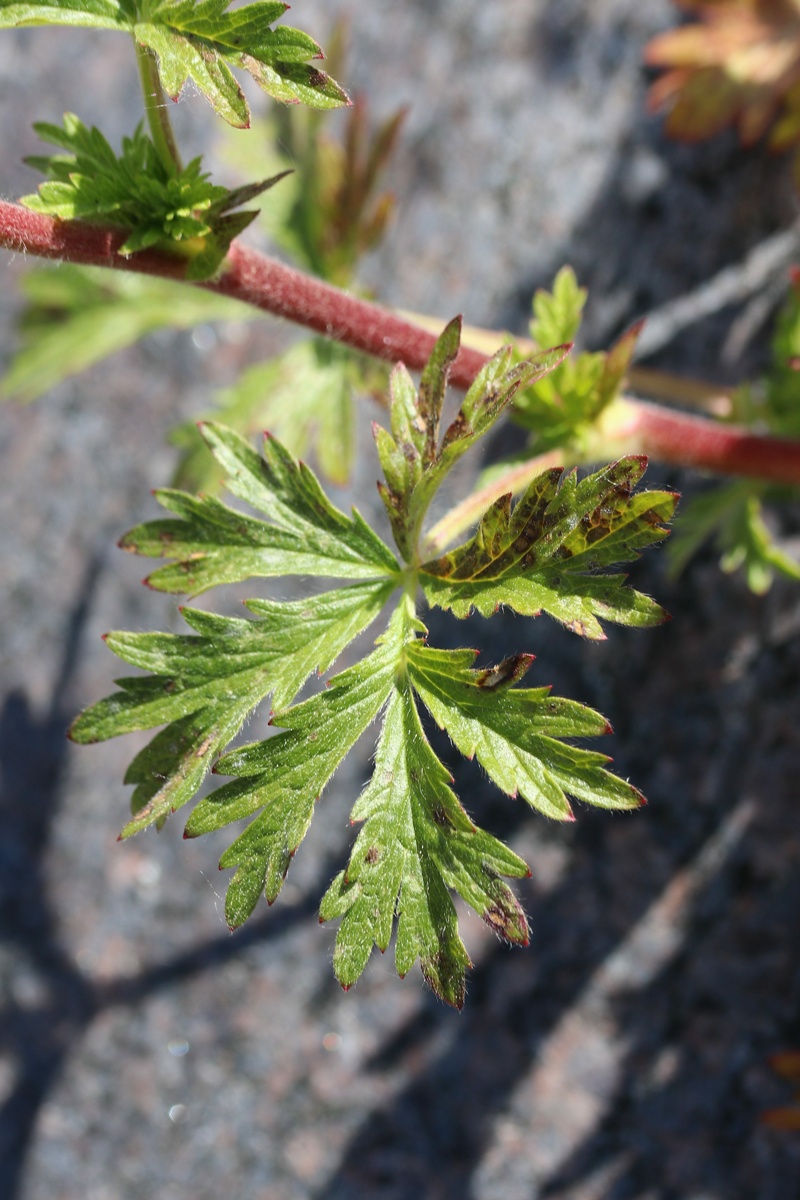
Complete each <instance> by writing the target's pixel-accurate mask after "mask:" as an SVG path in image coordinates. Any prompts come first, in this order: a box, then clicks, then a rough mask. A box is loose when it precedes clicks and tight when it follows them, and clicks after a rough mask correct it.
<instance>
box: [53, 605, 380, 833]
mask: <svg viewBox="0 0 800 1200" xmlns="http://www.w3.org/2000/svg"><path fill="white" fill-rule="evenodd" d="M391 591H392V584H391V583H390V584H389V585H388V586H387V584H386V583H385V582H382V581H377V582H373V583H368V584H355V585H353V586H352V587H349V588H342V589H339V590H337V591H332V592H326V593H323V594H322V595H320V596H315V597H311V598H309V599H307V600H300V601H294V602H291V603H276V602H274V601H263V600H262V601H258V600H252V601H249V602H248V607H249V608H250V609H251V611H253V612H255V613H256V614H257V615H258V617H259V618H260V619H259V620H257V621H252V620H246V619H241V618H231V617H221V616H216V615H214V614H209V613H204V612H200V611H198V610H195V609H189V608H185V609H183V615H184V617H185V619H186V621H187V623H188V624H189V625H190V626H191V627H192V628H193V629H195V630H196V631H197V633H198V634H199V636H196V637H193V636H186V635H183V636H178V635H175V634H159V633H111V634H108V635H107V637H106V644H107V645H108V647H109V649H111V650H113V652H114V653H115V654H116V655H117V656H118V657H119V658H121V659H123V660H124V661H125V662H128V663H130V664H131V665H132V666H135V667H140V668H141V669H143V670H145V671H150V672H152V674H151V675H149V676H148V677H145V678H141V677H139V678H129V679H120V680H118V681H117V682H118V684H119V686H120V687H121V688H122V691H120V692H117V693H114V694H113V695H111V696H108V697H107V698H106V699H105V700H101V701H99V703H97V704H94V705H92V707H91V708H89V709H87V710H86V711H85V712H84V713H82V714H81V715H80V716H79V717H78V718H77V719H76V720H75V722H73V725H72V727H71V729H70V737H71V738H72V740H73V741H76V742H80V743H82V744H86V743H89V742H98V741H104V740H106V739H107V738H110V737H116V736H118V735H119V734H122V733H130V732H132V731H133V730H137V729H152V728H154V727H155V726H158V725H165V724H166V725H167V728H166V729H165V730H163V731H162V732H161V733H159V734H157V735H156V737H155V738H154V740H153V741H152V742H151V743H150V745H149V746H147V747H146V748H145V749H144V750H143V751H142V752H141V753H140V754H139V755H137V757H136V758H135V759H134V761H133V763H132V765H131V767H130V768H129V770H128V773H127V776H126V782H127V783H135V784H136V785H137V787H136V790H135V791H134V794H133V799H132V809H133V812H134V813H135V818H134V820H133V821H131V822H129V824H128V825H127V826H126V827H125V829H124V830H123V835H124V836H127V835H129V834H131V833H136V832H137V831H138V830H139V829H143V828H144V827H145V826H146V825H149V824H151V823H152V822H153V821H156V822H160V821H163V820H164V819H165V818H166V817H167V816H168V815H169V814H170V813H171V812H173V811H174V810H175V809H177V808H179V807H181V806H182V805H183V804H185V803H186V802H187V801H188V800H190V799H191V798H192V796H193V795H194V793H195V792H196V791H197V789H198V787H199V786H200V783H201V782H202V780H203V778H204V777H205V775H206V772H207V771H208V769H209V767H210V765H211V763H212V762H213V761H214V759H215V758H216V757H217V756H218V755H219V754H220V753H221V752H222V751H223V750H224V749H225V747H226V746H227V745H228V743H229V742H230V741H231V739H232V738H233V737H235V736H236V734H237V733H238V732H239V730H240V729H241V728H242V725H243V724H244V722H245V720H246V719H247V717H248V716H249V714H250V713H251V711H252V710H253V709H254V708H255V707H256V705H257V704H258V703H259V702H260V701H261V700H263V699H264V697H265V696H267V695H269V694H270V693H272V694H273V696H274V702H275V704H276V706H277V707H279V708H280V707H284V706H285V705H287V704H288V703H289V702H290V701H291V700H292V698H293V696H294V695H295V694H296V693H297V692H298V691H299V689H300V688H301V687H302V685H303V683H304V682H305V680H306V679H307V678H308V676H309V675H310V674H311V672H312V671H314V670H315V669H316V670H318V671H320V672H322V671H327V670H328V668H329V667H330V666H331V665H332V664H333V662H334V661H335V660H336V659H337V658H338V656H339V654H340V653H341V652H342V650H343V649H344V648H345V647H346V646H347V645H348V644H349V643H350V642H351V641H352V640H353V638H354V637H356V636H357V634H358V633H360V632H361V630H362V629H365V628H366V627H367V626H368V625H369V624H370V623H371V622H372V621H373V620H374V619H375V617H376V616H377V615H378V613H379V612H380V610H381V608H382V607H383V605H384V603H385V601H386V599H387V596H388V595H389V594H390V593H391Z"/></svg>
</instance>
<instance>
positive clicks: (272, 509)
mask: <svg viewBox="0 0 800 1200" xmlns="http://www.w3.org/2000/svg"><path fill="white" fill-rule="evenodd" d="M201 433H202V435H203V437H204V439H205V441H206V443H207V445H208V446H209V448H210V449H211V451H212V453H213V454H214V457H215V458H216V459H217V461H218V462H219V464H220V466H221V467H222V469H223V470H224V471H225V473H226V478H227V485H228V489H229V490H230V491H231V492H233V494H234V495H236V496H238V497H239V498H240V499H242V500H245V501H246V502H247V503H248V504H250V505H252V506H253V507H254V508H257V509H259V510H260V511H261V512H263V513H265V514H266V516H267V517H268V518H269V523H267V522H265V521H262V520H259V519H257V518H255V517H249V516H246V515H245V514H244V513H241V512H239V511H237V510H235V509H232V508H229V507H228V506H227V505H225V504H223V503H222V502H221V501H220V500H216V499H214V498H213V497H208V496H206V497H197V498H194V497H191V496H188V495H186V494H185V493H184V492H179V491H175V490H173V489H162V490H160V491H158V492H156V493H155V495H156V499H157V500H158V501H159V503H160V504H162V505H163V506H164V507H165V508H168V509H169V510H170V511H172V512H174V513H176V514H177V515H178V519H177V520H174V519H167V520H160V521H148V522H147V523H146V524H144V525H138V526H137V527H136V528H135V529H132V530H131V531H130V532H129V533H127V534H126V535H125V537H124V538H123V539H122V540H121V542H120V545H121V547H122V548H123V549H124V550H130V551H132V552H133V553H135V554H142V555H145V556H148V557H166V558H171V559H176V560H177V562H175V563H174V564H173V565H171V566H167V567H161V568H159V569H158V570H157V571H154V572H153V573H152V574H151V575H150V576H149V577H148V579H147V582H148V583H149V585H150V586H151V587H153V588H156V589H157V590H158V591H165V592H186V593H188V594H189V595H193V596H196V595H198V594H199V593H200V592H203V591H206V590H207V589H208V588H210V587H216V586H217V585H219V584H222V583H231V582H234V581H238V580H242V579H248V578H250V577H252V576H261V577H265V578H268V577H272V576H277V575H321V576H327V577H331V578H338V579H369V578H374V577H376V576H387V575H388V576H392V575H396V573H397V572H398V571H399V567H398V564H397V560H396V559H395V557H394V555H393V554H392V553H391V551H390V550H389V548H388V547H387V546H386V545H385V543H384V542H383V541H381V539H380V538H379V537H378V535H377V534H375V533H373V531H372V530H371V529H370V527H369V526H368V525H367V524H366V523H365V522H364V520H363V519H362V517H361V516H360V515H359V514H358V513H357V512H356V510H355V509H354V510H353V515H352V517H347V516H345V514H344V513H342V512H340V511H339V509H337V508H336V507H335V506H334V505H333V504H331V503H330V501H329V500H328V499H327V497H326V496H325V493H324V492H323V491H322V489H321V487H320V486H319V483H318V482H317V480H316V478H315V476H314V475H313V473H312V472H311V471H310V470H309V468H308V467H306V466H305V465H304V464H303V463H301V462H298V461H297V460H296V459H295V458H293V457H292V455H291V454H289V452H288V451H287V450H286V449H285V448H284V447H283V446H282V445H281V444H280V442H278V441H277V439H275V438H273V437H270V436H269V435H268V436H267V437H266V438H265V442H264V457H263V458H262V457H261V456H260V455H258V454H256V453H255V451H253V450H251V448H250V446H249V445H248V444H247V442H246V441H245V440H244V439H243V438H242V437H241V436H240V435H239V434H237V433H234V432H233V430H230V429H226V428H225V427H224V426H221V425H216V424H214V423H212V422H206V423H204V424H203V425H202V426H201Z"/></svg>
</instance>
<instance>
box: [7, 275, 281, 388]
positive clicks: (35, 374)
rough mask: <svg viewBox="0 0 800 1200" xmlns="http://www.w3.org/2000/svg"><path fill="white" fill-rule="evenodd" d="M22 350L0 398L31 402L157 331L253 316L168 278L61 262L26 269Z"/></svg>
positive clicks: (237, 305)
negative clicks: (31, 269) (25, 305)
mask: <svg viewBox="0 0 800 1200" xmlns="http://www.w3.org/2000/svg"><path fill="white" fill-rule="evenodd" d="M20 286H21V288H22V291H23V294H24V296H25V299H26V301H27V308H26V310H25V312H24V313H23V316H22V319H21V322H20V327H21V332H22V337H23V344H22V348H21V349H20V350H19V351H18V352H17V354H16V355H15V356H14V358H12V360H11V364H10V366H9V368H8V372H7V374H6V376H5V378H4V380H3V381H2V384H0V398H3V399H9V400H16V401H21V402H24V403H28V402H29V401H31V400H35V399H36V398H37V397H38V396H41V395H42V394H43V393H44V392H47V391H49V390H50V389H51V388H53V387H55V386H56V385H57V384H59V383H61V382H62V380H64V379H68V378H70V376H72V375H76V374H78V373H79V372H80V371H84V370H86V369H87V368H88V367H90V366H92V365H93V364H94V363H96V362H100V361H102V359H104V358H107V357H108V356H109V355H111V354H114V353H115V352H116V351H118V350H122V349H123V348H124V347H125V346H129V345H132V344H133V343H134V342H136V341H138V340H139V338H142V337H144V336H145V334H147V333H150V332H152V331H153V330H154V329H160V328H164V327H172V328H176V329H191V328H193V327H194V326H195V325H202V324H203V323H205V322H207V321H217V320H220V321H245V320H253V319H254V318H255V316H256V315H257V314H256V313H255V310H254V309H252V308H251V307H249V306H248V305H245V304H242V303H241V302H240V301H238V300H231V299H229V298H228V297H227V296H218V295H216V294H215V293H214V292H207V291H203V290H201V289H200V288H187V287H185V286H184V285H183V284H180V283H173V282H171V281H170V280H167V279H155V278H151V277H150V276H148V275H138V274H135V273H134V272H126V271H118V272H112V271H108V270H105V269H104V268H91V267H77V266H74V265H72V264H70V263H62V264H61V265H60V266H58V267H43V268H37V269H36V270H33V271H29V272H28V273H27V274H26V275H25V276H24V277H23V279H22V282H21V285H20Z"/></svg>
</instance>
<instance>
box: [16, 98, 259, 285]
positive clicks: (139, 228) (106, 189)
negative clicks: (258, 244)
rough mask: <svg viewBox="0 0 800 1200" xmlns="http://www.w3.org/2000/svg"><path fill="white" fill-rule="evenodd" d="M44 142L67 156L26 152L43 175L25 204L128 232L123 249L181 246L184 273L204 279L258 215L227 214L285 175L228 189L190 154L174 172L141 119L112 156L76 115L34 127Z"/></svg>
mask: <svg viewBox="0 0 800 1200" xmlns="http://www.w3.org/2000/svg"><path fill="white" fill-rule="evenodd" d="M34 129H35V130H36V132H37V133H38V135H39V137H40V138H41V139H42V141H45V142H50V143H51V144H52V145H55V146H60V147H61V148H62V149H63V150H65V151H67V153H66V154H54V155H49V156H44V157H34V158H28V159H27V160H26V161H27V162H28V164H29V165H30V166H32V167H35V168H36V169H37V170H39V171H41V172H42V173H43V174H44V175H47V176H48V178H47V180H46V182H45V183H42V184H40V185H39V191H38V193H36V194H35V195H31V196H23V197H22V203H23V204H24V205H26V206H27V207H28V208H30V209H32V210H33V211H34V212H40V213H47V214H48V216H51V217H57V218H58V219H59V220H61V221H77V220H88V221H101V222H104V223H106V224H109V225H118V226H120V227H121V228H123V229H126V230H127V231H128V236H127V238H126V239H125V242H124V243H123V245H122V246H120V248H119V253H120V254H133V253H134V252H135V251H137V250H144V249H147V247H149V246H161V247H169V248H171V249H173V250H178V251H180V252H181V253H182V254H184V255H185V256H186V257H187V258H188V260H189V266H188V269H187V278H188V279H192V280H200V279H207V278H209V277H210V276H211V275H213V274H214V272H215V271H216V270H217V268H218V267H219V265H220V263H221V262H222V260H223V258H224V257H225V255H226V254H227V252H228V247H229V246H230V244H231V242H232V241H233V239H234V237H237V236H238V235H239V234H240V233H241V232H242V230H243V229H246V227H247V226H248V225H249V224H250V222H251V221H252V220H253V218H254V217H255V216H256V210H255V209H254V210H251V211H249V212H232V210H233V209H235V208H236V207H237V206H238V205H240V204H244V203H247V202H248V201H249V200H252V199H254V198H255V197H256V196H258V195H260V194H261V193H262V192H265V191H267V189H268V188H271V187H273V186H274V184H276V183H278V182H279V181H280V180H281V179H282V178H283V174H281V175H275V176H273V177H272V178H271V179H265V180H263V181H262V182H261V183H255V184H250V185H249V186H248V187H246V188H237V189H236V190H234V191H228V189H227V188H224V187H219V186H218V185H217V184H212V183H210V182H209V177H208V175H207V174H204V173H203V172H202V171H201V170H200V159H199V158H195V159H193V160H192V162H190V163H189V165H188V166H187V167H184V168H183V169H182V170H180V171H175V172H171V171H169V170H168V169H167V167H166V166H165V165H164V163H163V162H162V161H161V159H160V158H159V155H158V153H157V151H156V149H155V146H154V145H153V143H152V141H151V140H150V138H149V137H148V136H147V134H146V133H145V132H144V130H143V128H142V127H141V125H140V126H139V127H138V128H137V129H136V132H135V133H134V135H133V137H130V138H123V141H122V154H121V155H120V156H119V157H117V155H116V154H115V153H114V151H113V150H112V149H111V146H110V145H109V144H108V142H107V141H106V139H105V138H104V136H103V134H102V133H101V132H100V130H99V129H94V128H92V129H88V128H87V127H86V126H85V125H84V124H83V123H82V121H80V120H79V119H78V117H76V116H75V115H74V113H65V115H64V125H63V127H62V126H59V125H48V124H45V123H43V122H41V123H39V124H37V125H34Z"/></svg>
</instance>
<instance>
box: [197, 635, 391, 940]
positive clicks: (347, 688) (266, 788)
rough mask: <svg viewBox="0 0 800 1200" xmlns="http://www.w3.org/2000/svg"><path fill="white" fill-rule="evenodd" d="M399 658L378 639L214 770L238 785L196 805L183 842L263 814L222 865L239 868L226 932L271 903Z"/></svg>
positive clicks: (228, 906) (382, 699)
mask: <svg viewBox="0 0 800 1200" xmlns="http://www.w3.org/2000/svg"><path fill="white" fill-rule="evenodd" d="M395 625H396V622H395ZM397 657H398V647H397V643H396V641H394V640H392V639H391V638H384V639H382V640H381V642H380V644H379V645H378V647H377V649H376V650H374V651H373V653H372V654H370V655H369V656H368V657H367V658H365V659H364V660H363V661H362V662H360V663H358V664H357V665H356V666H354V667H350V668H348V670H346V671H343V672H342V673H341V674H339V675H336V676H334V678H333V679H332V680H331V681H330V684H329V686H328V688H327V689H326V690H325V691H324V692H323V693H321V694H320V695H318V696H314V697H312V698H311V699H310V700H306V701H304V702H303V703H302V704H298V705H296V706H295V707H293V708H290V709H287V710H286V711H285V712H283V713H281V714H280V716H278V717H275V718H274V719H273V724H275V725H276V726H278V727H280V729H281V730H282V731H283V732H281V733H279V734H277V735H276V736H275V737H272V738H269V739H268V740H267V741H264V742H255V743H253V744H251V745H249V746H245V747H243V748H242V749H240V750H235V751H233V752H232V753H230V754H228V755H226V756H225V757H224V758H222V759H221V760H220V761H219V763H218V764H217V767H216V768H215V769H216V770H217V771H219V772H221V773H223V774H226V775H233V776H237V777H240V778H239V780H238V781H237V782H232V783H229V784H225V785H224V786H223V787H221V788H219V789H218V790H217V791H216V792H213V793H212V794H211V796H209V797H208V798H207V799H205V800H203V801H201V803H200V804H198V805H197V807H196V808H195V810H194V812H193V814H192V816H191V818H190V820H189V822H188V824H187V826H186V836H187V837H195V836H197V835H199V834H202V833H208V832H210V831H211V830H215V829H221V828H223V827H224V826H225V825H228V824H230V823H231V822H232V821H238V820H241V819H242V818H244V817H248V816H252V815H253V814H254V813H258V812H259V810H262V809H263V811H262V812H260V814H259V815H258V816H256V819H255V820H254V821H252V822H251V824H250V825H248V827H247V828H246V829H245V831H244V832H243V833H242V834H241V835H240V836H239V837H238V838H237V839H236V841H235V842H234V843H233V845H232V846H231V847H230V848H229V849H228V850H227V851H226V852H225V854H223V856H222V858H221V860H220V867H222V868H225V867H236V868H237V871H236V874H235V875H234V877H233V879H232V880H231V882H230V884H229V885H228V894H227V898H226V903H225V912H226V917H227V920H228V924H229V925H231V926H232V927H233V926H236V925H239V924H241V923H242V921H244V920H245V919H246V918H247V917H248V916H249V915H250V913H251V912H252V910H253V908H254V906H255V904H256V902H257V900H258V898H259V896H260V895H261V893H262V892H264V893H265V894H266V897H267V900H268V901H269V902H270V903H272V901H273V900H274V899H275V898H276V897H277V895H278V893H279V892H280V889H281V887H282V886H283V880H284V878H285V876H286V872H287V870H288V869H289V864H290V862H291V859H292V857H293V855H294V853H295V851H296V849H297V847H298V845H299V844H300V842H301V840H302V838H303V837H304V836H305V833H306V831H307V829H308V826H309V824H310V822H311V817H312V815H313V811H314V804H315V802H316V800H317V798H318V797H319V795H320V793H321V792H322V790H323V788H324V787H325V785H326V784H327V782H328V780H329V779H330V778H331V776H332V775H333V773H334V771H335V770H336V768H337V767H338V766H339V764H340V763H341V761H342V760H343V759H344V758H345V756H346V755H347V753H348V752H349V750H350V749H351V747H352V746H353V745H354V744H355V742H356V741H357V740H358V738H359V737H360V736H361V734H362V733H363V732H364V730H365V729H366V728H367V726H368V725H369V724H370V723H371V722H372V721H373V720H374V719H375V717H376V716H377V714H378V712H379V710H380V708H381V707H382V706H383V705H384V704H385V703H386V700H387V698H388V696H389V694H390V692H391V689H392V686H393V681H394V673H395V670H396V667H397Z"/></svg>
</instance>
